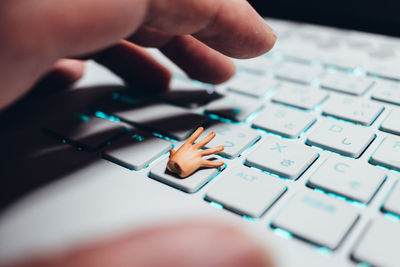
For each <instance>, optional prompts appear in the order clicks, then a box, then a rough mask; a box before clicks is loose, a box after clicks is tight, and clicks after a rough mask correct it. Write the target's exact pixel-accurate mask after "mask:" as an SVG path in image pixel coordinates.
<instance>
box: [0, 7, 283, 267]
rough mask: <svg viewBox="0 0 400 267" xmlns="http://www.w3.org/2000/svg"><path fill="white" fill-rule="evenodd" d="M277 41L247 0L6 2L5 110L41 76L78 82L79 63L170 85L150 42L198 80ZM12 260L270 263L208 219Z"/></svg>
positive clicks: (0, 75) (152, 85) (1, 98)
mask: <svg viewBox="0 0 400 267" xmlns="http://www.w3.org/2000/svg"><path fill="white" fill-rule="evenodd" d="M275 39H276V37H275V34H274V33H273V31H272V30H271V29H270V28H269V27H268V26H267V25H266V24H265V22H264V20H263V19H262V18H261V17H259V16H258V15H257V13H256V12H255V11H254V10H253V9H252V8H251V6H250V5H249V4H248V3H247V2H246V1H245V0H230V1H226V0H68V1H64V0H59V1H54V0H2V1H1V4H0V40H1V41H0V58H1V60H0V81H1V89H0V111H1V110H3V109H5V108H6V107H8V106H9V105H11V104H12V103H14V102H15V101H16V100H17V99H19V98H21V97H22V96H24V95H26V94H27V92H28V91H29V90H30V89H31V88H33V87H35V88H38V87H37V83H38V82H39V81H40V84H41V85H43V84H47V85H52V86H50V87H51V89H54V90H57V89H58V88H59V87H60V86H61V85H64V84H65V83H67V84H68V83H72V82H74V81H75V80H77V79H79V78H80V77H81V76H82V73H83V70H84V61H81V60H78V59H94V60H96V61H97V62H99V63H100V64H103V65H104V66H106V67H108V68H109V69H110V70H112V71H113V72H115V73H116V74H117V75H119V76H121V78H123V79H124V80H125V81H126V82H127V83H128V84H129V83H134V84H135V85H139V86H137V87H139V88H146V90H147V91H148V92H150V91H151V90H152V89H163V88H166V87H167V85H168V82H169V79H170V76H171V74H170V72H169V71H168V70H167V69H166V68H165V67H163V66H162V65H160V64H159V63H157V62H156V61H155V60H154V59H153V58H151V56H150V55H149V54H147V53H146V51H145V50H144V49H143V47H144V46H145V47H156V48H159V49H160V50H161V52H162V53H164V54H165V55H166V56H167V57H169V58H170V59H171V60H173V61H174V62H175V63H176V64H177V65H178V66H180V67H181V68H182V69H183V70H184V71H185V72H186V73H187V74H188V75H189V76H190V77H192V78H194V79H198V80H201V81H204V82H210V83H221V82H223V81H225V80H227V79H228V78H229V77H230V76H232V75H233V73H234V66H233V64H232V62H231V61H230V59H229V58H228V57H227V56H231V57H236V58H249V57H253V56H258V55H260V54H262V53H265V52H267V51H268V50H269V49H271V48H272V46H273V44H274V42H275ZM48 87H49V86H48ZM146 93H147V92H146ZM139 190H140V189H139ZM13 266H41V267H43V266H85V267H87V266H89V267H92V266H113V267H122V266H124V267H125V266H166V267H168V266H174V267H179V266H210V267H212V266H232V267H234V266H254V267H257V266H271V264H270V261H269V258H268V256H267V255H266V254H265V252H264V251H263V250H262V249H261V247H260V246H259V245H257V244H256V243H254V242H253V241H251V240H249V238H248V237H246V236H245V235H244V234H242V233H240V232H238V231H237V230H234V229H233V228H230V227H227V226H222V225H217V224H213V223H205V222H203V223H196V224H194V223H190V224H181V225H175V226H164V227H159V228H154V229H150V230H146V231H140V232H136V233H132V234H126V235H123V236H121V237H119V238H114V239H111V240H109V241H104V242H98V243H96V244H92V245H88V246H83V247H76V248H70V249H69V250H67V252H65V253H59V254H58V253H57V254H54V253H51V252H49V254H47V255H44V256H43V257H41V258H34V259H31V260H27V261H25V262H24V263H21V265H13Z"/></svg>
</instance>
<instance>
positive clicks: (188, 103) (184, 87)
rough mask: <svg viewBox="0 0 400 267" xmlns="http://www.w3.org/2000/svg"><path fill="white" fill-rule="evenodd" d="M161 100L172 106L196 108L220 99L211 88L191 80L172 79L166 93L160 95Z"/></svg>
mask: <svg viewBox="0 0 400 267" xmlns="http://www.w3.org/2000/svg"><path fill="white" fill-rule="evenodd" d="M160 97H161V98H162V99H164V100H165V101H167V102H170V103H172V104H175V105H178V106H182V107H188V108H196V107H200V106H205V105H207V104H208V103H210V102H212V101H215V100H216V99H218V98H221V97H222V95H220V94H218V93H217V92H215V91H214V89H213V87H211V86H209V85H206V84H203V83H200V82H195V81H191V80H180V79H173V80H172V81H171V85H170V88H169V90H168V91H167V92H165V93H163V94H161V95H160Z"/></svg>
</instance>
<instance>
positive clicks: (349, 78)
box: [321, 72, 374, 95]
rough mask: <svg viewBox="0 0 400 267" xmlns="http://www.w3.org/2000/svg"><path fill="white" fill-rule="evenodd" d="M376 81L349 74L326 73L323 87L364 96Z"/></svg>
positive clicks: (322, 81)
mask: <svg viewBox="0 0 400 267" xmlns="http://www.w3.org/2000/svg"><path fill="white" fill-rule="evenodd" d="M373 84H374V81H373V80H372V79H371V78H369V77H363V76H354V75H351V74H348V73H342V72H334V73H326V74H325V76H324V77H323V78H322V79H321V87H322V88H325V89H329V90H333V91H338V92H342V93H346V94H350V95H363V94H364V93H365V92H366V91H367V90H368V89H369V88H371V86H372V85H373Z"/></svg>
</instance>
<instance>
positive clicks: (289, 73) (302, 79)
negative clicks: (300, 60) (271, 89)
mask: <svg viewBox="0 0 400 267" xmlns="http://www.w3.org/2000/svg"><path fill="white" fill-rule="evenodd" d="M322 73H323V69H322V68H320V67H315V66H310V65H303V64H297V63H285V64H284V65H282V66H281V67H280V68H279V69H278V70H277V71H276V74H275V75H276V77H277V78H278V79H281V80H287V81H291V82H296V83H301V84H310V83H311V82H312V81H314V79H316V78H318V77H319V76H320V75H321V74H322Z"/></svg>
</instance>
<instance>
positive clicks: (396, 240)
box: [352, 218, 400, 267]
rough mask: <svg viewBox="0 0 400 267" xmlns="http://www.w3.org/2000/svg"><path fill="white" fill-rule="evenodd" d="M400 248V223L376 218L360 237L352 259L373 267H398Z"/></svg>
mask: <svg viewBox="0 0 400 267" xmlns="http://www.w3.org/2000/svg"><path fill="white" fill-rule="evenodd" d="M399 247H400V223H399V222H394V221H391V220H388V219H387V218H376V219H374V220H373V221H371V222H370V223H369V224H368V226H367V228H366V229H365V230H364V231H363V233H362V234H361V235H360V239H359V240H358V242H357V245H356V247H355V249H354V252H353V254H352V257H353V258H354V259H355V260H356V261H360V262H365V263H367V264H370V265H371V266H386V267H397V266H399V262H400V253H399Z"/></svg>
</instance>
